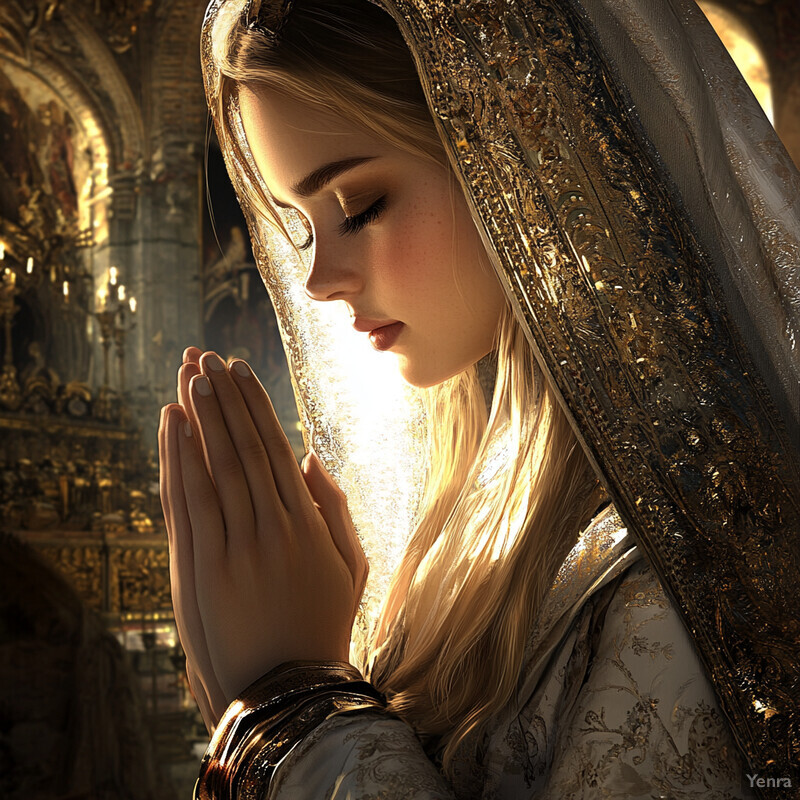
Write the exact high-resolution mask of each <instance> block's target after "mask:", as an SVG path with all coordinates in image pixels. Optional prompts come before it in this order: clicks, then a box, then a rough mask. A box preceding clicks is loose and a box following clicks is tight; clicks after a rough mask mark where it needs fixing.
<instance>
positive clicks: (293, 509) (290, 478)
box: [230, 359, 311, 513]
mask: <svg viewBox="0 0 800 800" xmlns="http://www.w3.org/2000/svg"><path fill="white" fill-rule="evenodd" d="M230 374H231V376H233V379H234V380H235V382H236V385H237V386H238V388H239V391H240V392H241V394H242V397H243V398H244V402H245V405H246V406H247V409H248V411H249V414H250V417H251V418H252V420H253V424H254V425H255V427H256V430H257V431H258V434H259V436H260V438H261V441H262V442H263V443H264V449H265V451H266V453H267V457H268V459H269V463H270V466H271V471H272V476H273V480H274V482H275V487H276V491H277V494H278V496H279V497H280V499H281V502H282V503H283V505H284V506H285V507H286V509H287V511H289V512H290V513H298V512H299V511H300V510H301V509H302V507H303V505H304V504H307V503H308V502H309V501H310V500H311V498H310V496H309V491H308V487H307V486H306V484H305V481H304V480H303V476H302V475H301V474H300V470H299V469H298V468H297V459H296V458H295V455H294V451H293V450H292V446H291V445H290V444H289V440H288V439H287V438H286V434H285V433H284V432H283V428H282V427H281V424H280V422H278V417H277V415H276V414H275V409H274V408H273V405H272V401H271V400H270V398H269V395H268V394H267V392H266V390H265V389H264V387H263V385H262V384H261V381H259V379H258V378H257V377H256V375H255V373H254V372H253V370H252V369H250V365H249V364H248V363H247V362H246V361H242V360H241V359H236V360H234V361H232V362H231V365H230Z"/></svg>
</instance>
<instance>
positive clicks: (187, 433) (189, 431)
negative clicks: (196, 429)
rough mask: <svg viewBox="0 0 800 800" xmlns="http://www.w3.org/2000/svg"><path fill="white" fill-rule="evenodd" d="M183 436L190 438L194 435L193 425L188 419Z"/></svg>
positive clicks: (184, 424) (184, 425)
mask: <svg viewBox="0 0 800 800" xmlns="http://www.w3.org/2000/svg"><path fill="white" fill-rule="evenodd" d="M183 435H184V436H189V437H191V435H192V423H191V422H189V420H188V419H187V420H186V421H185V422H184V423H183Z"/></svg>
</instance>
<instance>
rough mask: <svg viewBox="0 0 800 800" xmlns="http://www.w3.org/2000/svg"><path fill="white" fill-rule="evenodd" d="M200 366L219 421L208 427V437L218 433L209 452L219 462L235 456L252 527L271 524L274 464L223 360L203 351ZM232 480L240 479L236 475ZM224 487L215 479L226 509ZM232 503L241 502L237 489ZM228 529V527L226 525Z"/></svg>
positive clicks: (276, 503) (210, 407)
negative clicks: (213, 398)
mask: <svg viewBox="0 0 800 800" xmlns="http://www.w3.org/2000/svg"><path fill="white" fill-rule="evenodd" d="M200 366H201V367H202V369H203V373H204V375H205V376H206V377H207V378H208V379H209V381H210V382H211V385H212V386H213V389H214V395H215V397H216V399H217V404H216V407H217V408H218V409H219V412H220V419H221V420H222V425H221V426H219V429H217V427H216V426H214V427H211V428H209V430H208V434H209V436H214V435H215V431H217V430H218V434H219V436H218V441H215V442H214V446H213V449H210V450H209V454H210V455H211V456H217V457H218V458H219V459H220V460H222V461H223V464H224V463H225V462H226V461H228V460H230V461H231V462H233V461H235V460H236V459H237V458H238V461H239V464H240V465H241V472H242V474H243V475H244V479H245V481H246V484H247V489H248V492H249V500H250V504H251V506H252V509H253V514H254V521H255V525H256V529H258V530H262V529H264V527H265V526H268V525H270V524H271V523H272V521H273V520H274V519H275V514H276V513H277V512H279V511H280V510H281V508H280V507H279V503H280V497H279V495H278V490H277V488H276V485H275V480H274V476H273V473H274V472H275V470H274V468H273V467H274V465H273V464H271V462H270V459H269V457H268V454H267V451H266V449H265V447H264V443H263V441H262V440H261V437H260V435H259V432H258V430H257V429H256V427H255V423H254V420H253V418H252V415H251V413H250V410H249V409H248V407H247V405H246V403H245V400H244V398H243V396H242V393H241V391H240V390H239V388H238V387H237V386H236V384H235V383H234V381H233V378H232V377H231V374H230V372H229V371H228V370H227V368H226V366H225V363H224V362H223V361H222V359H221V358H220V357H219V356H218V355H217V354H216V353H211V352H208V353H204V354H203V356H202V358H201V359H200ZM207 405H208V410H209V414H210V416H209V422H210V423H213V422H214V421H215V420H214V414H215V411H214V407H215V406H214V404H213V403H208V404H207ZM203 438H204V440H205V438H206V430H205V427H203ZM217 448H219V452H217ZM209 465H210V466H211V474H212V476H213V477H214V480H215V482H217V476H216V472H215V469H214V465H213V463H212V462H211V461H210V460H209ZM292 466H293V467H294V469H295V471H296V470H297V463H296V462H295V463H294V464H293V465H292ZM283 469H285V467H284V468H283ZM235 472H236V470H232V472H231V474H232V476H233V474H234V473H235ZM235 480H240V479H239V478H238V477H237V478H235ZM226 488H227V487H224V486H221V485H220V484H219V482H217V489H218V491H219V493H220V499H221V500H222V501H223V509H225V508H226V505H225V501H226V498H225V497H224V496H223V493H224V491H225V490H226ZM233 502H236V503H240V502H242V501H241V500H240V499H239V498H238V492H237V495H235V499H234V501H233ZM226 521H227V517H226ZM228 530H231V528H230V526H229V527H228Z"/></svg>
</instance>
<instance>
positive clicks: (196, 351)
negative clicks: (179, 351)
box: [183, 345, 203, 364]
mask: <svg viewBox="0 0 800 800" xmlns="http://www.w3.org/2000/svg"><path fill="white" fill-rule="evenodd" d="M201 355H203V351H202V350H201V349H200V348H199V347H195V346H194V345H190V346H189V347H187V348H186V349H185V350H184V351H183V363H184V364H188V363H191V362H194V363H195V364H199V363H200V356H201Z"/></svg>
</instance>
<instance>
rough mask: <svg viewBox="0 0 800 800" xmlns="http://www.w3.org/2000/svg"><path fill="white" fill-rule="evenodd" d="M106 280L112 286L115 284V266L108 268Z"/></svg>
mask: <svg viewBox="0 0 800 800" xmlns="http://www.w3.org/2000/svg"><path fill="white" fill-rule="evenodd" d="M108 281H109V283H110V284H111V285H112V286H116V285H117V268H116V267H111V268H110V269H109V270H108Z"/></svg>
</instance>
